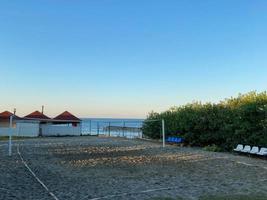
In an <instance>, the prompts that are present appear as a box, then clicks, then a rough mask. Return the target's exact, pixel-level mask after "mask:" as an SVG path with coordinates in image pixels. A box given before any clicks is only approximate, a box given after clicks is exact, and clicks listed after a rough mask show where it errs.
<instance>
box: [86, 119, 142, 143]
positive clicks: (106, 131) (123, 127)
mask: <svg viewBox="0 0 267 200" xmlns="http://www.w3.org/2000/svg"><path fill="white" fill-rule="evenodd" d="M143 122H144V119H114V118H83V119H82V134H83V135H105V136H114V137H126V138H141V137H142V135H143V134H142V130H141V128H142V126H143Z"/></svg>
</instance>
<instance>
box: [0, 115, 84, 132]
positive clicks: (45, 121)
mask: <svg viewBox="0 0 267 200" xmlns="http://www.w3.org/2000/svg"><path fill="white" fill-rule="evenodd" d="M11 115H13V114H12V113H10V112H8V111H5V112H3V113H0V136H8V135H9V131H10V128H9V119H10V116H11ZM12 126H13V127H12V130H11V131H12V135H13V136H24V137H37V136H67V135H74V136H75V135H76V136H77V135H81V132H82V131H81V120H80V119H79V118H77V117H75V116H74V115H72V114H71V113H69V112H68V111H65V112H63V113H62V114H60V115H58V116H57V117H55V118H53V119H52V118H49V117H47V116H46V115H44V114H43V113H41V112H39V111H35V112H33V113H31V114H29V115H27V116H25V117H23V118H20V117H18V116H16V115H14V116H13V125H12Z"/></svg>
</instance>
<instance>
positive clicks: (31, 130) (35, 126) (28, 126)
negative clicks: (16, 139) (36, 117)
mask: <svg viewBox="0 0 267 200" xmlns="http://www.w3.org/2000/svg"><path fill="white" fill-rule="evenodd" d="M9 133H10V129H9V128H8V127H0V136H9ZM11 133H12V136H21V137H37V136H38V135H39V123H23V122H19V123H17V124H16V126H15V128H12V129H11Z"/></svg>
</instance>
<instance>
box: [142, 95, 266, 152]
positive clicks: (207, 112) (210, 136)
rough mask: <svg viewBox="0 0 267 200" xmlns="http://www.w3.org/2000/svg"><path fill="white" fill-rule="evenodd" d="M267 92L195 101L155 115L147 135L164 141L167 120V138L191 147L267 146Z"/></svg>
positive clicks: (148, 118) (146, 125)
mask: <svg viewBox="0 0 267 200" xmlns="http://www.w3.org/2000/svg"><path fill="white" fill-rule="evenodd" d="M266 117H267V93H266V92H262V93H257V92H250V93H247V94H243V95H242V94H240V95H239V96H238V97H236V98H233V97H232V98H230V99H225V100H224V101H221V102H220V103H217V104H212V103H205V104H202V103H200V102H194V103H191V104H187V105H184V106H180V107H173V108H171V109H169V110H167V111H165V112H162V113H155V112H152V113H150V114H149V115H148V117H147V120H146V121H145V123H144V126H143V132H144V135H146V136H147V137H150V138H160V136H161V131H160V130H161V123H159V122H156V121H155V122H153V121H152V122H151V121H149V120H161V119H164V120H165V124H166V125H165V126H166V136H181V137H183V138H184V139H185V141H186V143H187V144H188V145H192V146H209V145H217V146H218V147H220V148H222V149H224V150H231V149H233V147H234V146H235V145H236V144H238V143H242V144H249V145H257V146H267V119H266Z"/></svg>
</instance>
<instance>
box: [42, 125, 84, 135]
mask: <svg viewBox="0 0 267 200" xmlns="http://www.w3.org/2000/svg"><path fill="white" fill-rule="evenodd" d="M41 129H42V135H43V136H67V135H74V136H75V135H76V136H79V135H81V133H82V130H81V126H80V125H78V126H77V127H73V126H58V125H52V124H44V125H41Z"/></svg>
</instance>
